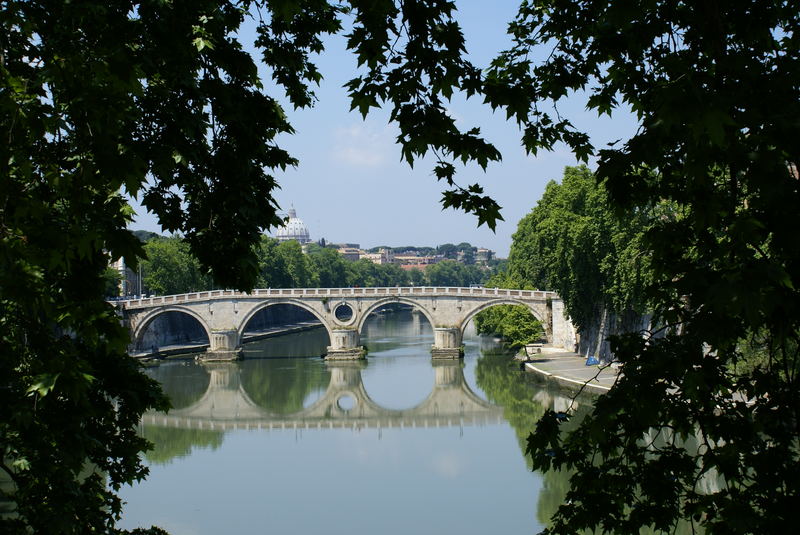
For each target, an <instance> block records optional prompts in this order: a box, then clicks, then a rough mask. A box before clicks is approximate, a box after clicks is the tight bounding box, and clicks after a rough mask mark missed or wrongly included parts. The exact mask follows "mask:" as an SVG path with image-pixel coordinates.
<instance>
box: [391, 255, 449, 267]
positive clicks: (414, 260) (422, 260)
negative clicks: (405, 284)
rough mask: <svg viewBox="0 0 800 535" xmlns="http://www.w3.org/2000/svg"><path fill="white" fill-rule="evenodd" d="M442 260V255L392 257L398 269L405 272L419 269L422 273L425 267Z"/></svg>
mask: <svg viewBox="0 0 800 535" xmlns="http://www.w3.org/2000/svg"><path fill="white" fill-rule="evenodd" d="M442 260H444V256H442V255H433V256H418V255H416V254H414V255H401V256H395V257H394V263H395V264H399V265H400V267H401V268H403V269H405V270H406V271H408V270H411V269H419V270H422V271H424V270H425V267H426V266H430V265H431V264H436V263H439V262H441V261H442Z"/></svg>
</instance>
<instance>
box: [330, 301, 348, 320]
mask: <svg viewBox="0 0 800 535" xmlns="http://www.w3.org/2000/svg"><path fill="white" fill-rule="evenodd" d="M333 313H334V315H335V316H336V319H337V320H339V321H342V322H345V321H350V320H351V319H353V308H352V307H351V306H350V305H348V304H347V303H342V304H341V305H339V306H338V307H336V310H335V311H334V312H333Z"/></svg>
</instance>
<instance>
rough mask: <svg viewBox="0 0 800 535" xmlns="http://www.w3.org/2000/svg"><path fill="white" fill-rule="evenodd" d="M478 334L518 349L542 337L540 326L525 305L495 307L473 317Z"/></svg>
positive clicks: (542, 332)
mask: <svg viewBox="0 0 800 535" xmlns="http://www.w3.org/2000/svg"><path fill="white" fill-rule="evenodd" d="M475 328H476V330H477V331H478V334H493V335H497V336H500V337H502V338H503V344H504V345H506V346H508V347H510V348H511V349H519V348H520V347H523V346H524V345H526V344H531V343H533V342H538V341H539V340H541V339H542V338H543V337H544V329H543V328H542V324H541V323H540V322H539V321H538V320H537V319H536V318H535V317H534V316H533V314H532V313H531V311H530V309H529V308H528V307H526V306H525V305H497V306H493V307H490V308H487V309H486V310H482V311H481V312H479V313H478V314H476V315H475Z"/></svg>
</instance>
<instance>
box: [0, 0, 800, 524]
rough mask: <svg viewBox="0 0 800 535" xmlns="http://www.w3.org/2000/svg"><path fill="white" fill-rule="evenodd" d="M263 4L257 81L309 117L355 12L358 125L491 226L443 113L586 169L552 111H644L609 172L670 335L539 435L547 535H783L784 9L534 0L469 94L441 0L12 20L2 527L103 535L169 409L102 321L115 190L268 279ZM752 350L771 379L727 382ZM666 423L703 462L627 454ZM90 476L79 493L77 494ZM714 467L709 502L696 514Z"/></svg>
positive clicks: (571, 132)
mask: <svg viewBox="0 0 800 535" xmlns="http://www.w3.org/2000/svg"><path fill="white" fill-rule="evenodd" d="M251 10H252V13H257V16H253V18H254V20H255V24H256V26H257V28H258V40H257V43H256V45H257V47H258V48H259V50H260V52H261V54H262V59H263V61H264V64H265V65H266V67H267V69H268V72H270V73H271V75H272V78H273V81H274V82H275V87H277V88H278V90H281V91H283V92H284V93H285V94H286V96H287V98H288V100H289V101H290V102H291V104H292V105H294V106H296V107H305V106H309V105H311V104H312V103H313V100H314V95H313V92H312V91H311V89H310V84H313V83H317V82H319V80H320V78H321V76H320V73H319V72H318V70H317V69H316V67H315V66H314V64H313V63H312V62H311V61H310V57H311V55H312V54H314V53H317V52H321V51H322V48H323V45H322V39H321V37H322V36H323V35H324V34H326V33H332V32H338V31H340V30H341V28H342V23H341V22H340V21H341V20H342V18H344V14H343V12H344V11H345V10H347V11H348V13H347V20H348V23H349V24H350V23H351V30H350V32H349V34H348V45H347V46H348V48H349V49H350V50H351V51H353V53H354V54H355V55H356V57H357V60H358V62H359V65H360V66H361V72H360V74H359V75H358V76H356V77H355V78H354V79H353V80H351V82H349V83H348V85H347V87H348V90H349V92H350V97H351V103H352V107H353V109H357V110H358V111H359V112H361V113H362V114H366V113H368V112H369V110H370V109H371V108H373V107H377V106H385V107H387V108H388V109H389V115H390V120H391V121H393V122H396V123H397V126H398V129H399V135H398V143H399V145H400V151H401V154H402V157H403V158H404V159H405V160H406V161H408V162H409V163H414V162H415V161H416V160H418V159H419V158H422V157H424V156H426V155H432V156H433V159H434V160H435V163H434V166H435V167H434V174H435V176H436V178H437V179H439V180H442V181H443V183H445V184H446V185H447V186H446V187H447V188H448V189H447V190H446V191H444V193H443V200H442V201H443V204H444V206H445V207H451V206H452V207H457V208H462V209H464V210H466V211H468V212H471V213H475V214H476V215H477V216H478V222H479V224H487V225H488V226H489V227H492V228H493V227H494V224H495V222H496V221H497V220H498V219H499V218H500V213H499V206H498V205H497V203H496V202H495V201H494V200H493V199H491V198H490V197H488V196H486V195H484V193H483V189H482V187H481V186H480V185H478V184H472V185H466V186H461V185H459V184H457V183H456V181H455V172H456V164H458V163H477V164H478V165H479V166H481V167H483V168H484V169H485V168H486V166H487V165H488V164H489V163H490V162H497V161H499V160H500V153H499V152H498V151H497V149H496V148H495V147H493V146H492V145H491V144H490V143H489V142H488V141H486V140H485V139H483V138H482V137H481V134H480V131H479V130H478V129H477V128H470V129H468V130H465V131H462V130H461V129H459V128H458V126H457V125H456V124H455V120H454V119H453V118H452V116H451V115H450V114H448V110H447V100H449V99H450V98H451V96H452V95H453V94H454V92H462V93H464V94H465V95H466V96H480V97H482V98H483V99H484V100H485V101H486V102H487V103H488V104H489V105H490V106H492V107H496V108H502V109H504V110H505V111H506V113H507V114H508V116H509V117H510V118H512V119H514V120H516V121H518V122H519V124H520V125H521V127H522V130H523V144H524V146H525V148H526V149H527V150H529V151H532V152H537V151H539V150H549V149H552V148H553V147H554V146H555V145H556V144H557V143H562V142H563V143H565V144H566V145H567V147H569V148H570V149H571V150H572V151H573V152H575V154H576V155H577V156H578V157H579V158H581V159H587V158H588V157H589V156H590V155H591V154H594V153H595V151H594V148H593V147H592V146H591V145H590V143H589V137H588V135H586V133H585V132H581V131H580V130H578V129H576V128H574V127H573V125H572V123H570V122H569V121H568V120H567V119H566V118H565V117H564V116H562V115H561V113H560V111H559V110H560V109H561V108H558V107H557V106H556V107H555V108H553V107H551V106H550V104H552V103H554V102H555V103H556V104H557V103H558V102H557V101H558V100H560V99H561V98H562V97H564V96H566V95H569V94H572V93H575V92H579V93H578V95H579V96H585V97H586V104H587V106H588V108H589V109H591V110H596V111H598V112H600V113H608V114H616V113H618V112H619V110H620V107H621V106H625V109H630V110H632V111H633V113H635V114H636V115H637V117H638V119H639V122H640V128H639V130H638V132H637V133H636V135H635V136H634V137H633V138H632V139H630V140H628V141H627V142H626V143H625V144H624V145H621V146H620V145H619V144H615V145H613V146H611V147H609V148H607V149H604V150H602V151H597V156H598V159H597V176H598V178H599V180H601V181H603V182H604V183H605V185H606V188H607V190H608V193H609V197H610V200H611V203H612V204H613V206H614V207H615V209H616V210H618V211H619V212H620V213H621V214H622V215H623V216H624V215H625V214H628V215H630V214H633V213H635V212H636V211H637V210H640V209H642V207H643V206H647V205H649V204H652V203H654V202H655V201H658V200H661V199H666V200H668V201H670V202H674V203H675V204H676V208H677V210H676V216H675V217H665V218H664V219H663V220H658V224H657V225H655V228H654V229H653V230H652V231H651V232H650V233H649V235H648V236H647V240H646V242H645V247H646V249H647V250H648V251H649V252H650V254H651V255H652V261H653V265H654V266H655V273H654V284H653V285H652V287H651V288H652V293H653V295H652V302H653V306H654V307H655V311H656V313H657V314H658V315H659V316H660V317H661V318H663V320H664V321H665V322H666V323H668V324H669V325H671V326H673V327H674V329H675V330H676V331H677V330H678V326H680V329H679V330H680V333H681V336H677V333H673V334H671V335H670V336H667V337H666V338H664V339H663V340H649V339H647V340H645V339H643V338H642V337H641V336H640V335H639V334H637V335H636V336H630V337H622V338H618V339H617V340H616V342H615V348H616V354H617V357H618V358H619V359H620V360H621V361H622V362H623V365H624V371H625V373H624V376H623V379H622V380H620V382H619V383H618V384H617V385H616V387H615V388H614V389H613V390H612V392H611V393H610V394H609V395H607V396H604V397H603V398H602V399H601V400H600V401H598V404H597V405H598V407H597V410H596V411H595V412H594V413H593V414H592V415H591V416H589V417H587V418H586V419H585V420H584V421H583V422H582V423H581V424H580V425H579V426H578V427H577V428H576V429H575V431H573V432H572V434H571V438H570V439H569V440H562V439H561V438H559V436H558V428H559V426H558V422H559V421H561V420H563V419H564V416H563V415H554V414H550V415H549V416H546V417H545V418H544V419H543V420H542V423H541V424H540V425H539V431H538V433H537V434H536V435H535V436H534V437H533V439H532V440H531V442H530V447H531V451H532V452H533V453H534V462H535V465H536V466H538V467H540V468H549V467H552V466H558V467H564V468H572V469H574V470H575V471H576V472H575V475H574V476H573V478H572V490H571V491H570V493H569V494H568V497H569V499H570V500H571V502H572V505H571V506H570V507H569V508H561V509H560V510H559V512H558V513H557V514H556V517H555V524H554V525H553V527H552V531H555V532H574V531H576V530H577V529H580V528H581V527H595V526H601V527H604V528H607V529H613V530H615V531H619V532H634V531H636V530H638V526H641V525H648V524H650V525H654V526H656V527H657V528H659V529H665V528H667V527H669V526H670V525H673V524H674V521H675V519H676V518H678V517H685V518H691V519H695V520H696V521H697V522H701V523H702V524H703V525H704V526H706V528H707V529H708V530H710V531H723V530H737V531H740V532H774V531H778V530H779V529H784V528H786V527H787V526H788V525H790V524H789V522H790V521H791V516H790V515H791V513H793V510H792V509H793V508H792V505H794V503H795V502H796V497H797V495H798V485H800V477H798V475H800V474H798V466H800V463H798V462H797V461H798V451H797V441H798V425H800V419H799V418H798V417H797V414H796V407H797V406H798V405H799V404H800V403H798V396H799V395H800V394H799V393H798V392H800V389H798V388H797V385H796V382H795V381H796V377H797V375H796V373H795V370H796V368H797V359H796V356H797V355H796V353H797V347H798V344H797V340H798V330H800V312H798V311H800V292H798V290H797V288H798V287H799V286H800V274H798V270H800V267H798V266H800V259H798V255H800V248H798V247H797V246H796V243H797V242H796V237H797V235H798V230H800V229H798V225H800V222H798V220H797V217H796V215H795V214H796V207H797V206H798V205H800V203H799V202H798V201H800V198H799V197H800V194H799V193H798V184H799V183H800V181H799V180H798V172H797V164H798V144H797V142H796V140H797V139H798V130H800V123H798V121H797V117H798V116H800V113H799V112H800V110H799V109H798V108H799V107H800V98H798V97H800V95H799V94H798V85H797V80H800V76H798V75H800V72H798V70H800V69H798V64H799V63H800V60H799V59H798V57H800V55H799V54H798V39H800V37H798V32H797V30H798V18H800V14H799V13H798V10H797V9H796V6H795V5H794V2H790V1H788V0H772V1H764V0H758V1H756V0H733V1H730V2H725V3H715V2H705V1H701V2H679V1H678V0H652V1H650V2H647V3H643V2H641V3H639V2H635V1H634V2H613V3H602V2H566V1H563V0H542V1H536V2H524V3H523V4H522V5H521V8H520V13H519V16H518V17H517V19H516V20H515V21H513V22H512V24H511V25H510V27H509V30H510V33H511V36H512V38H513V39H514V42H513V45H512V48H511V49H510V50H509V51H507V52H506V53H503V54H501V56H500V57H499V58H498V59H497V60H496V61H495V62H494V66H493V68H492V69H491V70H489V71H488V72H483V71H481V69H479V68H477V67H475V66H474V65H472V64H471V63H470V62H469V61H468V60H467V59H465V57H464V51H465V50H466V45H465V43H464V39H463V35H462V34H461V31H460V28H459V26H458V23H457V22H456V21H455V19H454V5H453V4H452V3H451V2H447V1H444V0H399V1H398V2H394V1H390V0H380V1H377V2H367V3H362V2H355V1H351V2H349V3H348V4H346V5H345V6H340V5H339V4H333V5H332V4H329V3H328V2H326V1H324V0H311V1H309V2H304V3H302V4H301V3H299V2H296V1H293V0H287V1H276V2H263V1H256V0H252V1H248V0H244V1H238V2H230V1H225V0H172V1H171V2H156V1H151V0H142V1H139V2H134V1H129V2H124V1H123V2H119V3H113V4H109V3H108V2H101V1H99V0H82V1H77V2H69V3H64V2H28V1H23V0H7V1H6V2H4V3H2V4H0V25H1V26H2V28H3V31H2V32H0V87H1V88H2V90H0V125H2V132H0V133H2V139H3V143H0V177H1V178H2V184H3V187H2V189H0V195H2V203H0V206H2V226H0V260H1V261H2V264H0V265H2V269H1V270H0V289H1V291H2V293H1V294H0V377H2V378H3V379H2V380H3V382H4V384H3V388H2V389H0V406H2V407H3V409H4V410H3V412H2V415H0V443H2V445H3V449H4V458H3V460H2V464H0V466H1V467H2V469H4V470H5V471H6V473H7V474H8V475H9V477H11V478H12V479H13V480H14V483H15V485H16V491H15V493H14V495H13V496H12V497H11V499H12V500H14V502H15V504H16V505H17V512H18V516H17V517H16V518H14V519H3V520H2V522H3V524H2V527H3V528H4V529H6V528H8V529H15V530H17V531H20V532H25V531H33V532H50V533H83V532H92V531H94V532H109V531H112V530H113V523H114V520H115V518H117V517H118V515H119V511H120V502H119V499H118V498H117V497H116V496H115V493H114V492H115V490H116V489H118V488H119V486H120V485H122V484H124V483H126V482H130V481H133V480H135V479H138V478H141V477H144V475H145V473H146V470H145V469H144V467H143V466H142V465H141V463H140V462H139V460H138V459H139V458H138V453H139V452H140V451H141V450H142V449H144V448H145V447H146V442H145V441H144V440H142V439H141V438H139V437H137V435H136V433H135V425H136V423H137V422H138V420H139V417H140V415H141V414H142V412H143V411H144V410H146V409H149V408H153V407H156V408H164V407H165V406H166V401H165V399H164V398H163V396H162V395H161V394H160V393H159V389H158V387H157V385H156V384H155V383H154V382H153V381H150V380H148V379H146V378H145V377H144V376H142V375H141V373H139V370H138V368H137V366H136V364H135V363H134V362H133V361H131V359H130V358H129V357H127V355H125V347H126V345H127V333H126V332H125V331H124V329H123V328H122V327H121V326H120V325H119V321H118V318H117V316H116V315H115V313H114V311H113V310H112V308H111V307H110V306H109V305H107V304H106V303H105V302H104V301H103V288H104V281H103V278H102V273H103V270H104V269H105V268H106V266H107V265H108V261H109V260H116V259H118V258H120V257H122V256H124V257H125V259H126V263H127V264H128V265H129V266H135V265H136V259H137V257H141V255H142V253H143V251H142V246H141V244H140V242H139V240H137V239H136V238H135V236H133V234H132V233H130V232H129V231H127V230H126V225H127V223H128V222H129V221H130V219H131V216H132V214H131V210H130V208H129V207H128V206H127V203H126V201H125V199H124V198H123V197H122V196H121V195H120V194H119V192H120V191H121V189H122V188H124V189H125V191H126V192H127V193H128V194H130V195H133V196H140V197H141V199H142V201H143V203H144V206H145V207H146V208H147V209H148V210H150V211H151V212H153V213H154V214H156V215H157V217H158V219H159V221H160V223H161V225H162V227H163V228H165V229H166V230H167V231H168V232H177V233H180V234H181V235H183V236H184V238H185V240H186V242H187V243H188V244H189V246H190V248H191V251H192V254H194V255H195V256H196V258H197V259H198V261H199V263H200V266H201V268H202V269H203V270H206V271H209V272H210V273H212V275H213V276H214V278H215V281H216V283H217V284H219V285H221V286H224V287H237V288H241V289H245V290H246V289H250V288H252V287H253V285H254V284H255V282H256V280H257V278H258V276H259V266H258V262H257V259H258V256H257V255H258V254H259V251H258V247H256V245H257V244H258V241H259V239H260V235H261V233H262V232H263V231H264V230H266V229H269V228H271V227H276V226H278V225H280V223H281V220H280V218H279V217H278V216H277V214H276V209H277V206H276V203H275V200H274V198H273V196H272V191H273V189H274V188H275V187H276V186H277V179H276V177H275V176H274V175H275V174H276V173H279V172H281V171H282V170H283V169H285V168H286V167H287V166H291V165H294V164H295V163H296V161H295V160H294V158H292V156H291V155H290V154H288V153H287V152H286V151H285V150H283V149H282V148H281V147H280V146H278V145H277V143H276V141H275V140H276V139H277V138H278V136H279V134H282V133H290V132H291V131H292V127H291V125H290V123H289V122H288V119H287V116H286V114H285V112H284V110H283V109H281V107H280V106H279V105H278V104H277V102H276V100H275V99H274V98H272V97H271V96H270V95H268V94H267V93H266V90H265V87H266V85H267V84H263V83H262V81H261V80H259V78H258V69H257V67H256V64H255V61H254V59H253V58H252V57H251V55H250V54H248V53H246V52H245V51H243V49H242V46H241V44H240V43H239V41H238V40H237V38H236V37H235V36H236V32H237V30H238V29H239V27H240V25H241V24H242V22H243V20H244V19H245V18H246V17H249V16H251ZM541 48H545V49H547V48H549V49H550V50H547V51H546V52H547V53H545V54H543V55H541V56H540V55H539V54H538V52H540V49H541ZM551 52H552V53H551ZM540 57H541V58H543V59H541V61H539V60H537V58H540ZM551 109H552V110H553V111H550V110H551ZM743 336H747V337H750V338H751V340H750V341H751V344H750V346H751V347H757V348H760V351H762V352H763V353H764V354H765V355H766V357H767V358H766V359H765V362H766V364H765V365H764V366H761V367H758V368H757V369H754V370H752V371H742V370H740V369H738V368H737V366H738V364H739V361H740V357H741V351H740V348H741V347H742V343H741V342H742V340H741V338H742V337H743ZM734 393H735V394H736V395H734ZM739 396H743V397H744V398H745V399H746V400H747V401H748V402H749V403H748V404H745V403H743V402H742V401H741V398H740V397H739ZM632 399H634V400H636V402H637V403H635V404H634V406H633V407H631V400H632ZM667 426H671V431H672V433H673V435H672V436H676V437H683V436H684V435H687V434H690V433H695V432H696V430H697V429H700V430H701V432H702V436H703V438H704V442H703V446H704V448H703V449H702V450H700V451H695V452H686V451H684V450H683V449H681V448H679V447H677V446H676V445H674V444H673V445H672V446H665V447H661V446H655V447H653V446H651V445H649V444H644V443H642V442H641V440H640V439H641V437H642V436H644V432H650V430H652V429H655V430H656V432H662V431H664V430H666V428H667ZM676 444H677V443H676ZM690 453H691V454H692V455H691V456H690ZM87 463H88V465H89V466H96V467H97V471H96V472H93V473H92V474H90V475H88V476H86V477H83V476H82V475H81V474H82V471H83V469H84V467H86V466H87ZM715 470H716V471H717V473H719V474H720V477H722V478H724V480H725V481H726V483H727V486H726V487H724V488H723V489H722V490H720V491H719V492H715V493H712V494H702V495H701V494H699V493H697V492H696V491H695V489H696V485H695V483H696V481H697V480H698V478H700V477H701V476H704V475H705V474H709V473H713V471H715ZM101 473H102V474H104V476H101V475H100V474H101ZM728 518H735V519H736V521H735V522H733V523H730V524H727V525H724V524H723V523H724V522H725V520H726V519H728Z"/></svg>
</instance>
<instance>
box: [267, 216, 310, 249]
mask: <svg viewBox="0 0 800 535" xmlns="http://www.w3.org/2000/svg"><path fill="white" fill-rule="evenodd" d="M275 237H276V238H277V239H278V241H289V240H295V241H298V242H300V243H301V244H305V243H309V242H310V241H311V235H310V234H309V232H308V227H307V226H306V224H305V223H303V220H302V219H300V218H299V217H297V212H296V211H295V209H294V207H292V208H290V209H289V220H288V221H287V222H286V224H285V225H284V226H282V227H281V228H279V229H278V231H277V232H276V233H275Z"/></svg>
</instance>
